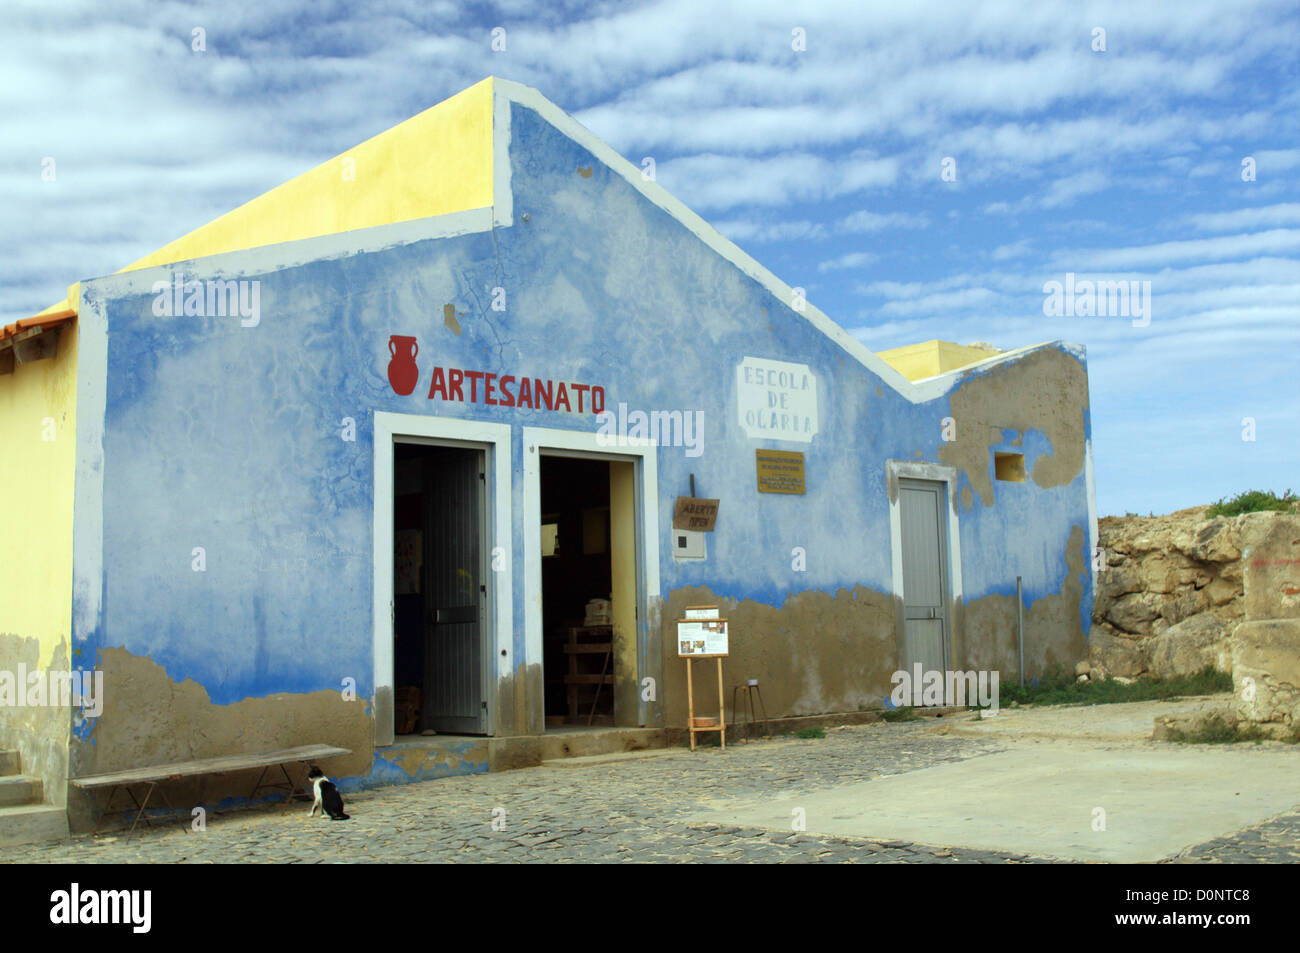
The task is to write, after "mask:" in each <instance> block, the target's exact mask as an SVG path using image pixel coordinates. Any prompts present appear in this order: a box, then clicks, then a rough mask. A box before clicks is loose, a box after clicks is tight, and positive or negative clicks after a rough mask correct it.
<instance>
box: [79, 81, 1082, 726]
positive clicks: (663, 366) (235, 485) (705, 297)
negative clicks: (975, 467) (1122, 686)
mask: <svg viewBox="0 0 1300 953" xmlns="http://www.w3.org/2000/svg"><path fill="white" fill-rule="evenodd" d="M511 166H512V173H513V182H514V215H515V225H514V226H513V227H510V228H504V229H497V230H495V231H494V232H492V233H490V234H474V235H467V236H464V237H458V238H448V239H438V240H428V241H422V242H417V243H414V244H408V245H404V246H399V247H395V248H390V249H386V250H383V251H377V252H370V253H362V254H356V255H352V256H349V257H345V258H341V259H336V260H323V261H316V262H312V263H310V264H305V265H301V266H297V267H291V268H284V269H280V270H271V271H267V272H266V273H262V274H249V275H245V276H244V277H246V278H250V279H252V278H256V279H258V280H260V282H261V286H260V293H261V311H262V314H261V320H260V323H259V324H258V325H257V326H256V327H248V328H246V327H242V326H241V325H240V321H239V320H238V318H234V317H159V316H157V315H155V314H154V313H153V307H152V306H153V302H154V297H153V295H152V294H148V293H140V292H134V293H125V292H124V290H123V289H124V288H125V287H126V282H127V280H128V279H125V278H119V277H117V276H114V277H109V278H103V279H98V280H95V281H92V282H88V283H87V284H86V286H85V295H86V298H87V300H93V301H96V302H102V306H103V309H104V314H105V320H106V322H107V328H108V367H107V404H106V410H105V422H104V428H105V436H104V461H105V462H104V472H103V526H104V538H103V562H104V567H105V568H104V579H103V581H102V587H103V594H104V598H103V604H102V612H101V614H100V616H99V618H98V621H97V623H96V625H95V628H94V629H93V631H78V632H77V633H76V637H77V639H78V640H80V642H79V644H82V643H84V647H88V648H90V649H91V650H92V651H94V650H101V649H104V648H107V647H110V646H115V647H121V648H124V649H126V650H127V651H129V652H130V653H132V654H134V655H138V656H147V657H149V658H151V659H152V660H153V661H154V662H156V663H158V664H159V665H161V666H163V667H164V668H165V670H166V672H167V674H168V676H169V677H170V678H171V679H173V680H174V681H177V682H179V681H182V680H184V679H193V680H194V681H196V682H198V683H199V684H200V685H202V686H203V688H204V689H205V690H206V691H207V692H208V694H209V695H210V697H211V700H212V702H213V703H216V704H222V705H225V704H230V703H233V702H237V701H239V700H241V699H246V698H256V697H264V696H268V695H271V694H273V693H305V692H312V691H319V690H324V689H328V690H337V689H338V688H339V685H340V680H341V679H342V678H345V677H351V678H354V679H355V680H356V684H357V690H358V693H359V694H360V695H361V696H362V697H363V698H366V697H368V696H369V695H370V693H371V690H372V688H373V685H374V673H373V671H372V662H371V652H372V645H371V573H372V532H371V513H372V500H371V481H372V466H373V459H374V454H373V442H372V424H371V422H372V413H373V412H374V411H394V412H400V413H407V414H410V413H428V414H435V415H439V416H444V417H473V418H475V419H482V420H490V421H494V422H505V423H509V424H511V425H513V426H515V427H516V428H519V427H522V426H546V427H559V428H574V429H582V430H587V431H592V432H594V431H595V430H596V429H597V425H598V422H597V419H596V418H595V417H594V416H593V415H592V414H590V413H583V414H578V413H576V412H575V413H569V414H566V413H562V412H551V411H545V410H531V409H526V408H518V407H516V408H505V407H501V406H496V407H490V406H486V405H484V404H483V403H475V404H468V403H456V402H444V401H442V400H436V399H435V400H430V399H429V398H428V396H427V394H428V389H429V383H430V377H429V375H430V372H431V369H432V367H433V365H434V364H435V363H436V364H438V365H442V366H444V367H456V368H462V369H472V370H480V371H487V372H493V373H496V374H514V375H517V376H518V375H525V374H527V375H530V376H536V377H540V378H549V379H552V380H555V381H566V382H569V381H579V382H582V383H586V384H598V385H601V386H603V387H604V389H605V394H606V407H607V409H610V410H616V409H617V407H618V404H619V403H620V402H623V403H626V404H627V405H628V406H629V408H633V409H641V410H646V411H649V410H682V411H694V410H703V411H704V415H705V417H704V432H703V454H702V455H701V456H698V457H688V456H687V455H686V453H685V448H673V447H665V448H661V449H660V452H659V468H660V472H659V487H660V496H661V499H660V514H661V516H660V523H661V525H660V526H659V527H658V531H659V534H660V539H661V540H662V542H661V552H662V554H663V557H662V559H661V565H660V576H661V581H662V587H661V588H662V592H661V593H660V594H662V595H666V594H667V593H670V592H672V591H673V590H676V589H679V588H681V587H685V586H707V587H708V588H709V589H711V590H712V591H714V592H716V593H725V594H726V595H727V596H728V597H731V598H735V599H738V600H739V599H752V600H757V601H759V602H762V603H766V604H770V605H780V604H782V603H783V602H784V600H785V599H786V598H787V597H788V596H789V595H790V594H791V593H792V592H795V591H800V590H806V589H817V590H824V591H828V592H829V591H834V590H836V589H839V588H844V587H849V588H851V587H854V586H865V587H868V588H871V589H874V590H877V591H880V592H889V591H890V590H891V589H892V578H891V557H890V546H889V506H888V499H887V497H886V485H885V478H884V471H885V461H886V460H889V459H899V460H907V461H911V460H918V459H919V460H923V461H929V462H935V461H937V459H938V456H937V455H938V451H939V448H940V446H941V443H940V424H939V421H940V420H941V419H942V418H943V417H945V416H948V414H949V412H950V406H949V401H948V398H947V397H943V398H939V399H936V400H934V401H931V402H930V403H928V404H925V405H914V404H911V403H910V402H908V401H907V400H906V399H905V398H903V397H901V396H899V395H898V394H896V393H895V392H894V391H893V390H892V389H891V388H890V386H889V385H888V384H885V383H884V382H883V381H882V380H880V379H879V378H878V377H876V376H875V375H874V374H872V373H871V372H870V371H869V370H867V369H866V368H864V367H863V366H862V365H861V364H860V363H858V362H857V361H856V360H855V359H853V358H851V357H850V356H849V355H847V354H846V353H845V352H844V351H843V350H842V349H841V348H840V347H839V346H837V345H836V344H835V343H834V342H833V341H831V340H830V339H829V338H827V337H825V336H824V335H822V334H821V333H820V332H818V331H817V330H816V329H815V328H814V327H813V326H812V325H811V324H810V323H808V321H806V320H805V319H804V318H803V317H802V316H801V315H799V314H796V313H794V312H793V311H791V310H790V309H789V308H788V307H786V306H785V305H784V304H782V303H781V302H779V301H778V300H777V299H776V298H775V297H774V296H773V295H772V294H771V293H769V292H768V291H766V290H765V289H764V288H763V287H762V286H760V285H759V284H758V283H757V282H755V281H753V280H752V279H750V278H748V277H747V276H745V275H744V274H743V273H742V272H741V271H739V270H738V269H737V268H735V267H734V266H733V265H732V264H731V263H729V262H727V261H726V260H724V259H723V258H722V257H720V256H719V255H718V254H717V253H715V252H713V251H712V250H710V249H709V248H708V247H706V246H705V245H704V244H703V243H702V242H700V241H699V240H698V239H697V238H696V236H694V235H693V234H692V233H691V232H690V231H689V230H688V229H686V228H685V227H684V226H683V225H681V224H680V223H679V222H677V221H676V220H675V219H673V218H672V217H671V216H670V215H669V214H668V213H667V212H665V211H663V210H662V209H660V208H658V207H656V206H655V205H653V204H652V203H650V202H649V201H647V200H646V199H645V197H644V196H642V195H641V194H640V193H639V192H638V191H637V190H636V189H634V188H633V187H632V186H631V185H630V184H628V183H627V182H626V181H625V180H624V179H623V178H622V177H621V176H619V175H618V174H616V173H615V172H614V171H612V170H610V169H608V168H606V167H605V166H603V165H602V164H601V163H600V162H598V161H597V160H596V159H595V157H594V156H593V155H591V154H590V153H589V152H588V151H587V150H585V149H584V148H582V147H581V146H579V145H578V144H576V143H575V142H573V141H572V140H570V139H569V138H567V137H566V136H564V135H563V134H562V133H561V132H559V131H558V130H557V129H555V128H554V127H553V126H551V125H550V124H548V123H547V122H545V121H544V120H542V119H541V118H540V117H539V116H538V115H537V114H535V113H534V112H532V111H531V110H529V109H526V108H524V107H522V106H520V105H518V104H516V105H514V107H513V116H512V138H511ZM580 167H581V168H590V169H591V170H592V174H591V175H590V176H589V177H588V176H583V175H580V174H578V172H577V170H578V169H579V168H580ZM524 213H527V214H528V217H529V221H528V222H526V223H525V222H523V221H522V220H521V216H522V215H523V214H524ZM220 266H221V260H220V259H212V260H209V261H200V262H192V263H187V264H186V265H182V266H175V267H174V268H169V269H160V270H159V274H161V275H163V276H166V275H168V274H171V273H173V272H175V271H183V272H184V273H185V274H186V276H187V277H197V278H202V277H206V276H208V275H210V274H214V273H216V272H214V270H213V269H215V268H219V267H220ZM495 287H501V288H504V289H505V290H506V294H507V298H506V301H507V307H506V310H505V311H504V312H501V311H493V310H492V309H491V307H490V304H491V300H492V292H491V289H493V288H495ZM447 303H453V304H454V305H455V307H456V312H457V315H458V318H457V323H458V324H459V327H460V333H459V334H457V333H455V332H453V331H452V330H451V329H450V328H448V327H447V326H446V324H445V323H444V314H443V306H444V305H445V304H447ZM393 334H401V335H412V336H415V337H417V338H418V340H419V343H420V352H419V358H418V364H419V367H420V370H421V377H420V381H419V383H418V384H417V386H416V389H415V392H414V393H412V394H410V395H409V396H405V397H400V396H398V395H396V394H395V393H394V392H393V390H392V388H391V387H390V385H389V382H388V379H387V368H388V363H389V351H388V340H389V336H390V335H393ZM744 356H752V357H762V358H770V359H777V360H784V361H792V362H798V363H803V364H807V365H809V366H810V367H811V368H812V369H813V371H814V372H815V373H816V375H817V377H818V405H819V408H820V417H821V419H820V432H819V434H818V435H817V436H816V438H815V439H814V440H813V442H812V443H811V444H799V443H780V442H769V441H765V442H762V443H759V442H755V441H753V440H750V439H749V438H748V436H747V435H746V433H745V432H744V430H743V429H742V428H741V426H740V424H739V422H738V420H737V405H736V401H737V397H736V386H735V366H736V364H737V363H738V362H739V361H740V360H741V358H742V357H744ZM1078 412H1079V413H1080V414H1083V415H1084V416H1085V418H1086V413H1087V408H1086V407H1084V406H1081V407H1080V408H1079V410H1078ZM348 417H351V418H353V419H354V420H355V422H356V439H355V441H345V440H343V439H341V437H340V432H341V430H342V427H343V423H342V422H343V420H344V418H348ZM760 446H763V447H773V448H777V449H788V450H800V451H803V452H804V453H805V454H806V455H807V461H806V473H807V489H808V492H807V495H806V496H773V495H762V496H760V495H759V494H758V493H757V492H756V489H755V486H754V482H755V479H754V462H753V460H754V450H755V448H756V447H760ZM918 450H919V451H921V456H920V457H918V456H917V455H916V451H918ZM1050 451H1051V447H1050V444H1049V441H1048V440H1047V439H1046V438H1045V437H1044V435H1043V434H1042V433H1041V432H1034V431H1032V430H1031V431H1030V432H1029V433H1027V434H1026V436H1025V439H1024V446H1023V452H1025V454H1026V466H1027V468H1028V469H1032V467H1033V463H1034V460H1035V458H1036V457H1037V456H1038V455H1040V454H1042V453H1044V452H1050ZM513 459H514V461H515V465H516V472H515V479H514V483H513V487H512V493H513V503H514V509H513V511H514V513H515V518H516V521H518V520H520V519H521V518H522V516H521V514H522V513H523V512H524V507H523V488H522V474H521V471H520V469H519V466H520V462H521V461H522V459H523V453H522V445H521V436H520V433H519V430H518V429H516V434H515V445H514V448H513ZM989 466H990V470H991V468H992V462H991V456H990V463H989ZM691 473H694V474H695V477H696V486H697V492H698V494H699V495H701V496H712V497H718V498H720V499H721V500H722V501H723V502H722V508H721V514H720V518H719V521H718V525H717V530H716V531H715V532H714V533H712V534H711V536H710V539H709V558H708V559H707V561H705V562H702V563H700V562H680V563H679V562H677V561H675V560H674V559H673V558H672V557H671V555H670V551H669V549H668V545H667V544H668V539H669V530H670V521H671V514H672V502H673V499H674V498H675V497H676V496H677V495H679V494H686V493H687V491H688V480H689V474H691ZM964 482H965V481H964V480H963V483H964ZM996 493H997V500H996V505H995V506H993V507H988V506H984V505H983V504H982V503H981V502H980V501H979V500H978V497H977V498H976V500H975V502H974V505H973V507H972V508H971V509H969V510H964V511H962V513H961V516H960V533H961V544H962V556H963V559H962V574H963V578H964V584H965V598H966V600H967V602H970V601H973V600H977V599H979V598H981V597H983V596H985V595H988V594H991V593H1004V594H1005V593H1008V592H1014V584H1015V577H1016V575H1017V574H1019V575H1021V576H1023V577H1024V582H1025V592H1026V599H1027V601H1028V602H1031V603H1032V602H1033V601H1034V600H1037V599H1040V598H1042V597H1044V596H1048V595H1054V594H1056V593H1058V592H1060V590H1061V588H1062V586H1063V583H1064V580H1065V573H1066V568H1065V564H1064V561H1063V559H1062V553H1063V552H1064V550H1065V547H1066V543H1067V541H1068V540H1069V539H1070V536H1071V532H1072V530H1075V529H1077V528H1082V529H1083V538H1084V539H1085V541H1086V539H1087V529H1088V525H1087V521H1088V501H1087V492H1086V485H1085V476H1084V472H1083V470H1082V468H1081V469H1080V472H1079V473H1078V474H1077V476H1075V477H1074V479H1073V480H1072V481H1071V482H1070V483H1069V484H1068V485H1066V486H1061V487H1056V488H1052V489H1046V490H1045V489H1042V488H1040V487H1038V486H1037V485H1035V484H1034V483H1033V482H1026V483H1022V484H1004V483H998V484H996ZM514 530H515V532H514V553H513V558H512V560H511V565H512V567H514V572H515V577H514V596H515V610H514V612H515V618H514V631H515V646H514V652H515V657H516V658H523V655H524V646H523V638H524V636H523V632H524V608H523V607H524V599H525V587H524V580H523V578H522V567H523V565H524V559H523V550H522V532H521V531H520V529H519V526H518V525H516V527H515V528H514ZM796 546H802V547H804V548H805V549H806V551H807V570H806V572H802V573H794V572H792V571H791V555H790V553H791V549H792V548H793V547H796ZM196 547H201V548H202V549H203V551H204V553H205V558H206V571H204V572H195V571H194V570H193V562H194V558H195V557H194V555H193V551H194V549H195V548H196ZM1085 555H1086V554H1085ZM1085 565H1086V561H1085ZM1084 577H1085V578H1084V579H1083V584H1084V594H1083V598H1082V599H1081V601H1080V605H1079V609H1078V611H1079V614H1080V623H1081V625H1082V626H1083V631H1084V632H1085V633H1086V631H1087V615H1088V611H1089V607H1090V605H1091V576H1090V574H1089V573H1087V572H1085V573H1084ZM74 615H75V614H74ZM92 734H93V733H92Z"/></svg>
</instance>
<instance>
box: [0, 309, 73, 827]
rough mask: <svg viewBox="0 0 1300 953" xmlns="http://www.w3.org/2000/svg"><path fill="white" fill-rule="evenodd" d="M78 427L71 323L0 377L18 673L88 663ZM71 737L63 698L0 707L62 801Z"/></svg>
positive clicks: (25, 759)
mask: <svg viewBox="0 0 1300 953" xmlns="http://www.w3.org/2000/svg"><path fill="white" fill-rule="evenodd" d="M76 425H77V327H76V325H75V324H68V325H65V326H64V327H63V328H62V329H61V330H60V332H59V341H58V347H57V349H56V354H55V356H54V357H53V358H46V359H44V360H40V361H33V362H32V363H30V364H19V365H18V366H17V367H15V368H14V373H12V374H4V375H0V499H2V500H4V506H5V512H4V520H3V522H0V527H3V528H0V669H3V670H5V671H8V672H11V673H14V676H15V677H17V676H18V673H20V672H21V671H22V670H23V669H25V670H26V671H27V672H29V673H30V672H32V671H38V670H55V671H64V672H66V671H68V670H69V668H70V667H71V666H72V665H76V664H78V663H80V662H82V661H83V660H81V659H74V658H71V657H70V633H71V629H72V499H73V480H74V477H75V475H76V459H77V454H76V446H77V434H76ZM85 664H87V665H88V666H89V665H93V664H94V662H93V660H86V662H85ZM18 690H19V691H23V690H25V686H23V687H19V689H18ZM71 733H72V713H71V712H70V711H69V709H68V708H67V707H64V706H61V705H60V704H59V700H58V699H54V698H47V703H46V705H44V706H36V707H32V706H29V705H24V706H22V707H19V706H14V707H7V706H6V707H0V748H6V749H12V750H17V751H18V754H19V757H20V759H21V770H22V773H23V774H25V775H27V776H29V777H31V778H34V779H36V780H38V781H40V782H41V784H42V792H43V796H44V799H45V801H46V803H48V804H52V805H55V806H58V807H62V806H63V805H64V804H65V803H66V800H67V783H66V780H67V776H68V744H69V741H70V739H71Z"/></svg>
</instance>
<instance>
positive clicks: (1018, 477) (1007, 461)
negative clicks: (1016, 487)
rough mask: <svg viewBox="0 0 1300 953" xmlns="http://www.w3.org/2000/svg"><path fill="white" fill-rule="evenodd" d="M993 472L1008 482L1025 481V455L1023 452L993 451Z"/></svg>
mask: <svg viewBox="0 0 1300 953" xmlns="http://www.w3.org/2000/svg"><path fill="white" fill-rule="evenodd" d="M993 474H994V476H996V477H997V478H998V479H999V480H1006V481H1007V482H1010V483H1024V482H1025V455H1024V454H1023V453H996V452H995V453H994V454H993Z"/></svg>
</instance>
